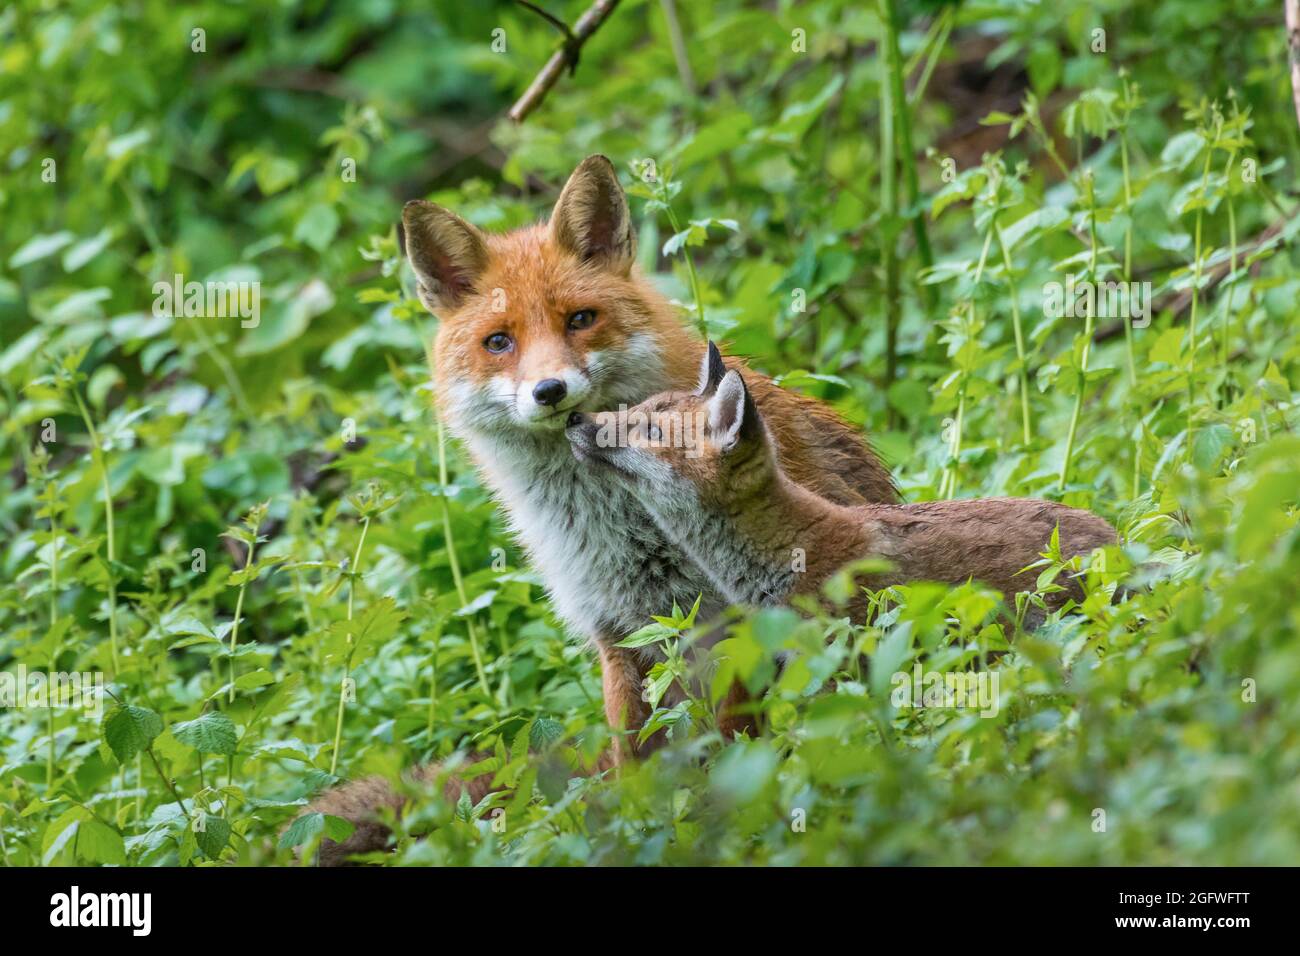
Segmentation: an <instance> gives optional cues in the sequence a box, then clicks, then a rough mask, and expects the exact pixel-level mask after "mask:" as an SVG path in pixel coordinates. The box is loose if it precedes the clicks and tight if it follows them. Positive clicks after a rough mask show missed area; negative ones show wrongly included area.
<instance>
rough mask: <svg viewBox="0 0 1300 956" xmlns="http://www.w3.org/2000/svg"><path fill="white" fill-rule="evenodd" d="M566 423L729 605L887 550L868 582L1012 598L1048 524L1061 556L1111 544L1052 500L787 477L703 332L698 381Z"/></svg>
mask: <svg viewBox="0 0 1300 956" xmlns="http://www.w3.org/2000/svg"><path fill="white" fill-rule="evenodd" d="M566 434H567V435H568V438H569V441H570V442H571V444H572V446H573V451H574V454H575V456H576V457H577V458H578V459H579V460H580V461H582V462H584V463H586V465H587V466H588V467H591V468H596V469H601V470H603V471H604V472H606V473H607V474H609V475H610V476H612V477H614V478H615V479H617V480H618V481H619V482H620V483H621V484H622V485H623V486H624V487H626V488H627V489H629V490H630V491H631V492H632V493H634V494H635V495H636V496H637V499H638V500H639V501H640V502H641V505H642V507H644V508H645V509H646V510H647V511H648V512H649V513H650V514H651V515H652V516H653V518H654V521H655V523H656V524H657V525H658V526H659V528H660V529H661V530H662V531H663V533H664V534H665V535H666V536H667V537H668V538H669V539H670V540H672V541H673V542H675V543H676V544H677V545H678V546H679V547H681V548H682V550H683V551H685V552H686V553H687V554H689V555H690V556H691V558H692V559H693V560H694V561H695V562H696V563H697V564H699V565H700V567H702V568H704V569H705V571H706V572H707V573H708V575H709V578H710V580H711V581H712V582H713V585H714V586H715V587H716V588H717V589H718V590H719V591H720V592H722V593H723V594H725V595H726V596H727V598H728V599H729V600H731V601H732V602H735V603H742V604H750V605H768V604H781V603H784V602H786V601H787V600H789V599H790V598H791V597H792V596H794V595H798V594H812V595H816V594H817V593H818V592H819V591H820V588H821V585H822V584H823V583H824V582H825V581H826V579H827V578H828V577H830V575H831V574H832V573H834V572H835V571H836V570H838V569H839V568H841V567H843V566H844V565H845V564H848V563H849V562H851V561H854V560H856V559H859V558H866V557H881V558H885V559H887V560H888V561H889V562H890V563H891V564H892V565H893V570H892V571H886V572H881V573H878V574H872V575H868V576H867V577H866V579H865V580H864V582H863V583H865V584H866V585H867V586H869V587H871V588H874V589H878V588H881V587H886V586H889V585H893V584H903V583H907V582H909V581H918V580H930V581H941V582H947V583H950V584H961V583H964V582H965V581H967V580H969V579H972V578H973V579H975V580H977V581H982V582H984V583H985V584H987V585H989V586H991V587H994V588H996V589H997V590H999V591H1001V592H1002V595H1003V597H1004V599H1005V600H1006V601H1007V602H1008V604H1009V605H1012V606H1014V596H1015V594H1016V592H1017V591H1022V590H1026V589H1027V587H1028V586H1029V585H1030V584H1031V583H1032V579H1027V578H1026V576H1024V575H1019V572H1020V571H1021V570H1022V569H1024V568H1025V567H1027V566H1028V565H1030V564H1032V563H1033V562H1034V561H1036V560H1037V559H1038V557H1039V554H1040V553H1041V552H1042V551H1044V550H1046V547H1047V545H1048V543H1049V541H1050V539H1051V536H1052V532H1053V530H1054V529H1058V528H1059V534H1060V546H1061V553H1062V554H1063V555H1064V556H1067V557H1068V556H1073V555H1078V554H1086V553H1088V552H1089V551H1091V550H1092V549H1093V548H1096V547H1100V546H1102V545H1107V544H1112V543H1114V541H1115V530H1114V529H1113V528H1112V527H1111V526H1110V525H1109V524H1108V523H1107V522H1106V521H1105V520H1103V519H1102V518H1099V517H1097V516H1096V515H1094V514H1091V513H1089V512H1087V511H1081V510H1079V509H1077V508H1069V507H1066V506H1065V505H1062V504H1058V503H1056V502H1052V501H1040V500H1034V499H1027V498H983V499H967V500H957V501H933V502H923V503H919V504H897V505H888V504H885V505H882V504H861V505H844V504H839V503H837V502H833V501H828V500H827V499H825V498H823V497H820V496H818V495H817V494H815V493H813V492H812V491H810V490H808V489H807V488H805V487H802V486H800V485H798V484H796V483H795V482H792V481H791V480H790V479H789V478H788V477H787V476H786V474H785V471H784V470H783V469H782V468H781V465H780V463H779V461H778V459H777V450H776V443H774V441H773V436H772V435H771V433H770V431H769V429H768V427H767V426H766V424H765V423H764V420H763V416H762V414H761V413H760V411H759V409H758V407H757V406H756V405H755V403H754V401H753V399H752V397H751V396H750V392H749V389H748V387H747V386H746V383H745V380H744V378H743V377H742V376H740V375H739V374H737V373H736V372H735V371H734V370H729V369H727V368H726V366H725V365H724V364H723V362H722V358H721V355H720V354H719V353H718V350H717V349H716V347H713V346H712V344H711V343H710V347H709V349H708V352H707V354H706V357H705V359H704V364H703V368H702V370H701V375H700V385H699V387H698V388H697V389H696V390H695V391H694V392H663V393H661V394H659V395H655V396H653V397H651V398H649V399H647V400H646V401H644V402H642V403H641V404H639V405H637V406H635V407H633V408H631V409H626V408H625V409H622V410H620V411H617V412H613V411H609V412H600V413H598V414H595V415H585V414H581V413H573V414H571V415H570V416H569V419H568V423H567V427H566ZM797 559H798V560H797ZM796 568H802V570H796ZM1067 596H1070V597H1074V598H1076V599H1081V598H1082V593H1081V591H1080V589H1079V587H1078V584H1077V582H1069V583H1068V586H1067V589H1066V590H1065V591H1064V592H1057V593H1056V594H1053V595H1049V598H1048V600H1049V602H1053V603H1054V605H1055V606H1057V607H1059V606H1060V605H1061V604H1063V603H1064V600H1065V598H1066V597H1067ZM865 600H866V599H865V596H863V595H861V594H859V596H858V597H857V599H856V602H855V603H854V604H851V606H850V608H849V610H850V613H854V612H858V613H859V614H860V613H862V612H864V611H865ZM1049 606H1050V604H1049Z"/></svg>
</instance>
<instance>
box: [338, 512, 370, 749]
mask: <svg viewBox="0 0 1300 956" xmlns="http://www.w3.org/2000/svg"><path fill="white" fill-rule="evenodd" d="M369 530H370V516H369V515H366V516H365V517H363V518H362V519H361V537H360V538H358V539H357V549H356V551H355V552H353V555H352V571H351V574H350V575H349V577H348V622H349V623H351V621H352V606H353V599H354V598H355V597H356V593H357V578H358V577H359V576H360V574H361V549H362V548H363V547H365V544H366V532H367V531H369ZM351 647H352V634H351V633H349V634H348V648H349V650H348V658H347V659H346V660H344V662H343V679H342V680H341V681H340V682H339V710H338V716H337V717H336V718H335V721H334V753H333V754H332V755H331V757H330V773H331V774H333V773H334V772H335V771H337V770H338V766H339V749H340V748H341V746H342V743H343V712H344V710H346V709H347V703H348V671H349V664H350V662H351V658H352V651H351Z"/></svg>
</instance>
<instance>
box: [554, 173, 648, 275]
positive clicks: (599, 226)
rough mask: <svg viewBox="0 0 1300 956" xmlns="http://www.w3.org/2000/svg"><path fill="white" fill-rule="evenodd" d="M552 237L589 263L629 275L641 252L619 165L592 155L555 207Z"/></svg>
mask: <svg viewBox="0 0 1300 956" xmlns="http://www.w3.org/2000/svg"><path fill="white" fill-rule="evenodd" d="M551 238H552V239H553V240H554V241H555V243H556V244H557V245H558V246H560V248H562V249H566V250H568V251H569V252H571V253H573V254H574V255H575V256H577V257H578V258H579V259H581V260H583V261H584V262H587V261H590V262H595V263H597V264H599V265H601V266H603V267H604V268H606V269H609V270H610V271H611V272H615V273H618V274H619V275H627V273H628V272H629V271H630V270H631V268H632V260H633V258H634V257H635V255H636V237H635V236H634V235H633V234H632V215H631V213H630V212H628V208H627V197H626V196H625V195H623V187H622V186H621V185H620V184H619V181H618V174H617V173H615V172H614V164H613V163H611V162H610V161H609V160H608V159H606V158H605V157H604V156H588V157H587V158H586V159H584V160H583V161H582V162H581V163H579V164H578V168H577V169H575V170H574V171H573V175H571V176H570V177H569V181H568V182H567V183H565V184H564V191H563V192H561V193H560V198H559V200H557V201H556V203H555V209H554V210H553V211H552V212H551Z"/></svg>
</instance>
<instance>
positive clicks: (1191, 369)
mask: <svg viewBox="0 0 1300 956" xmlns="http://www.w3.org/2000/svg"><path fill="white" fill-rule="evenodd" d="M1213 157H1214V148H1213V147H1212V146H1206V147H1205V166H1204V167H1203V168H1202V170H1201V205H1198V206H1197V207H1196V239H1195V255H1196V261H1195V263H1194V264H1193V267H1192V312H1191V317H1190V318H1189V319H1188V324H1187V338H1188V362H1189V366H1188V372H1187V448H1188V450H1189V452H1190V450H1191V442H1192V405H1193V403H1194V402H1195V401H1196V312H1197V306H1199V305H1200V301H1201V224H1202V221H1203V220H1204V219H1205V206H1204V202H1205V192H1206V189H1207V188H1208V187H1209V183H1210V160H1211V159H1213Z"/></svg>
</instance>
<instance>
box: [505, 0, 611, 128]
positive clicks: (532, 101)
mask: <svg viewBox="0 0 1300 956" xmlns="http://www.w3.org/2000/svg"><path fill="white" fill-rule="evenodd" d="M528 6H529V7H530V8H532V5H531V4H529V5H528ZM617 6H618V0H596V2H595V3H593V4H592V5H591V6H590V7H589V8H588V9H587V12H586V13H584V14H583V15H582V16H580V17H578V22H577V23H575V24H574V25H573V30H572V31H569V32H568V36H567V37H566V38H565V40H564V44H563V45H562V46H561V47H560V48H559V49H558V50H556V51H555V52H554V53H552V54H551V58H550V59H549V60H547V61H546V65H545V66H544V67H542V71H541V72H540V73H538V74H537V76H536V77H535V78H534V79H533V82H532V83H530V84H529V85H528V89H526V90H524V95H523V96H521V97H519V99H518V101H517V102H516V103H515V105H514V106H512V107H510V112H509V113H507V114H506V115H507V116H508V117H510V119H511V120H513V121H514V122H516V123H522V122H523V121H524V120H525V119H527V118H528V114H529V113H531V112H532V111H533V110H535V109H537V107H538V106H540V105H541V103H542V100H544V99H545V98H546V94H547V93H549V92H550V91H551V87H553V86H554V85H555V84H556V81H558V80H559V78H560V74H562V73H563V72H564V69H565V67H568V68H569V72H570V73H572V72H573V70H574V69H576V68H577V66H578V56H579V54H580V53H581V52H582V45H583V44H584V43H586V42H587V40H588V39H590V38H591V35H592V34H593V33H595V32H596V30H597V29H599V28H600V25H601V24H602V23H604V22H605V20H606V19H607V18H608V17H609V15H610V14H611V13H613V12H614V8H615V7H617ZM533 9H535V8H533ZM547 19H548V20H550V19H552V18H550V17H547Z"/></svg>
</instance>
